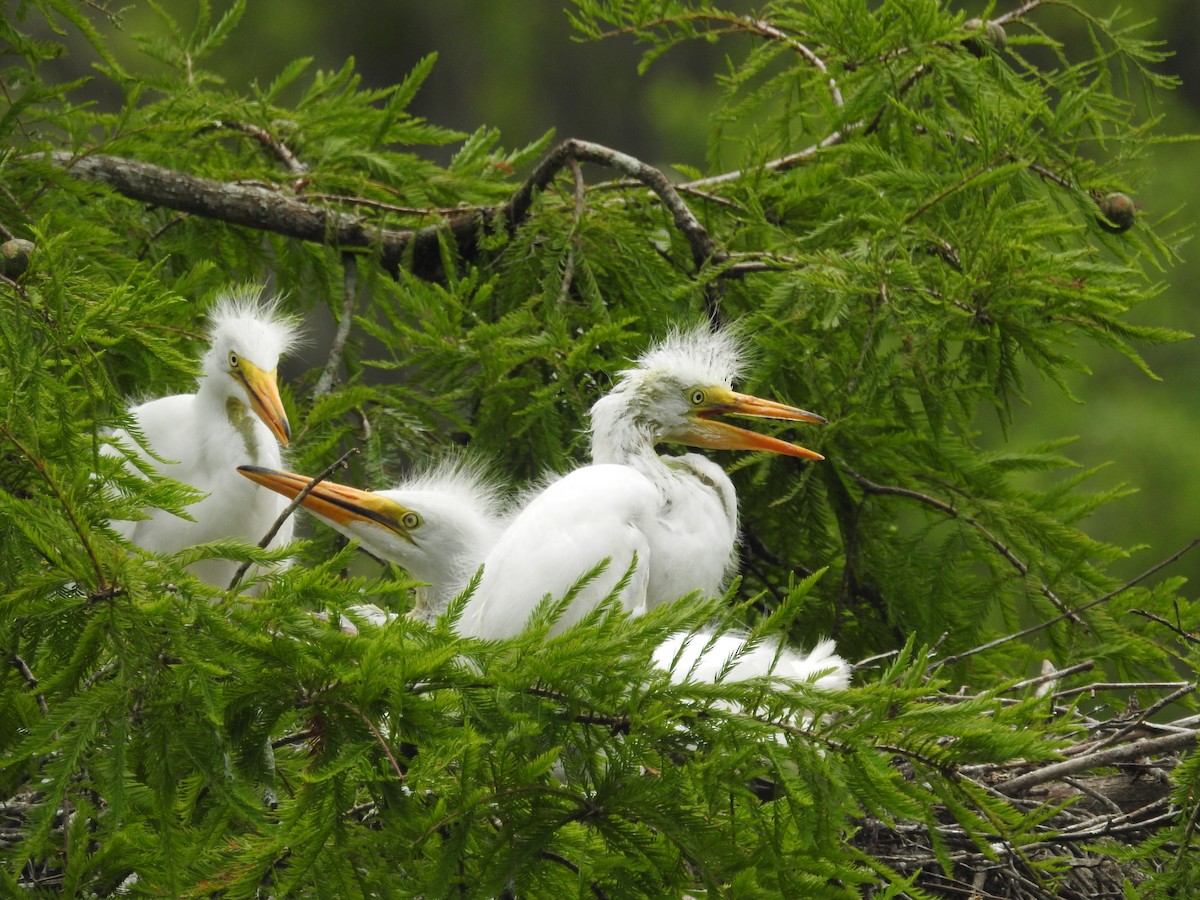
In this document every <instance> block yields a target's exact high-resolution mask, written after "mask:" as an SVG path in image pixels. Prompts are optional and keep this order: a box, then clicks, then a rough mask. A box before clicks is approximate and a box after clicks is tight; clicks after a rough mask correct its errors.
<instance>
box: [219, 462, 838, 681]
mask: <svg viewBox="0 0 1200 900" xmlns="http://www.w3.org/2000/svg"><path fill="white" fill-rule="evenodd" d="M596 468H600V469H604V468H605V467H602V466H601V467H593V466H589V467H585V468H584V469H580V470H578V471H580V472H585V471H588V470H590V469H596ZM618 468H619V467H618ZM238 471H240V472H241V473H242V474H243V475H245V476H246V477H247V478H249V479H251V480H253V481H255V482H256V483H258V484H260V485H263V486H264V487H268V488H270V489H271V490H273V491H278V492H279V493H281V494H283V495H285V496H287V497H291V498H294V497H296V496H297V495H299V494H300V493H301V491H303V490H304V488H305V487H306V486H307V485H308V484H309V482H310V481H311V479H309V478H307V477H305V476H303V475H296V474H294V473H291V472H282V471H276V470H272V469H266V468H261V467H256V466H241V467H239V469H238ZM607 474H608V473H604V477H603V478H602V479H601V480H603V481H604V486H608V485H610V484H611V482H608V481H607V480H604V479H606V478H607ZM568 477H569V476H568ZM539 496H545V494H543V495H539ZM537 502H538V498H535V499H534V501H533V502H531V503H530V504H529V506H527V507H526V508H525V509H526V510H529V509H534V510H535V515H533V516H530V517H529V519H528V521H530V522H534V521H537V520H538V514H536V513H537V508H536V507H535V506H534V504H536V503H537ZM301 503H302V505H303V506H304V507H305V508H306V509H307V510H308V511H309V512H311V513H312V514H313V515H315V516H317V518H319V519H321V520H322V521H323V522H325V523H326V524H328V525H329V526H331V527H332V528H334V529H336V530H337V531H339V532H341V533H342V534H344V535H346V537H349V538H352V539H354V540H357V541H358V542H359V543H360V544H361V546H362V547H363V548H364V549H366V550H368V551H369V552H370V553H372V554H374V555H375V556H377V557H379V558H381V559H384V560H387V561H390V562H394V563H396V564H398V565H401V566H403V567H404V568H405V569H406V570H407V571H408V573H409V574H410V575H411V576H413V578H415V579H418V580H420V581H424V582H426V583H427V584H426V586H425V587H424V588H423V589H421V590H423V591H424V594H423V598H424V602H425V604H426V605H428V606H430V607H432V608H433V609H434V610H437V609H439V608H441V609H444V608H445V605H446V603H448V602H449V600H450V599H452V598H453V597H454V596H455V595H456V594H457V593H458V592H459V591H460V590H461V589H462V588H463V587H464V586H465V585H466V583H467V581H468V580H469V579H470V577H471V576H472V575H473V574H474V572H475V571H476V570H477V569H478V567H479V565H480V563H481V562H483V561H485V560H487V561H490V562H484V566H485V568H484V571H485V574H486V572H487V565H489V564H492V565H495V564H496V563H498V562H499V557H498V554H497V553H496V552H495V551H496V547H497V546H498V544H497V541H498V538H499V537H500V536H501V535H502V534H506V533H505V532H504V526H505V524H506V521H507V520H506V518H505V516H504V514H503V513H502V512H501V504H500V492H499V490H498V488H497V487H496V485H495V482H494V481H492V480H491V479H490V478H489V477H487V476H486V475H484V474H483V473H482V471H481V470H480V469H478V468H476V467H474V466H471V465H466V466H464V465H463V464H462V463H461V462H460V461H458V460H453V461H450V462H448V463H442V464H439V465H436V466H434V467H432V468H430V469H427V470H425V471H424V472H422V473H420V474H419V475H417V476H415V478H413V479H411V480H410V481H408V482H405V483H403V484H401V485H399V486H397V487H396V488H394V489H392V490H386V491H377V492H371V491H362V490H359V489H358V488H353V487H349V486H347V485H342V484H337V483H335V482H331V481H323V482H321V483H319V484H318V485H316V486H315V487H314V488H313V489H312V491H311V492H310V493H309V494H308V495H307V496H306V497H305V498H304V500H303V501H301ZM521 516H522V517H524V516H525V513H524V512H522V514H521ZM546 549H547V551H548V552H553V551H554V549H555V548H554V546H552V545H551V546H547V548H546ZM502 571H503V573H504V574H503V575H501V576H498V578H511V579H513V580H515V581H518V582H524V581H525V575H524V574H523V573H522V572H521V571H519V570H515V569H512V568H504V569H503V570H502ZM560 574H561V579H562V581H563V582H565V583H567V584H568V585H569V584H570V583H571V582H573V581H574V580H575V579H576V578H578V577H579V575H580V574H582V573H581V572H579V571H576V570H575V569H573V568H571V567H570V565H569V564H561V573H560ZM614 580H615V576H614ZM483 589H484V584H483V583H482V581H481V583H480V585H479V587H478V588H477V593H478V592H479V591H481V590H483ZM464 618H465V615H464ZM462 626H463V622H462V621H461V620H460V623H459V632H460V633H465V634H478V630H477V628H467V629H464V628H463V627H462ZM746 641H747V636H746V635H744V634H734V633H727V634H720V635H717V634H715V633H714V632H713V631H712V630H711V629H701V630H700V631H698V632H695V633H678V634H673V635H671V636H670V637H668V638H667V640H666V641H664V642H663V644H661V645H660V646H659V647H658V648H657V649H656V650H655V652H654V663H655V664H656V665H657V666H659V667H660V668H662V669H665V670H666V671H667V672H669V673H670V675H671V678H672V680H673V681H675V682H676V683H683V682H686V681H690V680H695V681H704V682H709V683H714V682H716V681H717V680H718V677H721V678H723V680H727V681H742V680H745V679H748V678H752V677H757V676H765V675H774V676H775V677H777V678H786V679H791V680H794V681H809V680H812V679H814V676H819V677H816V678H815V680H813V681H812V683H813V684H814V685H815V686H816V687H818V688H822V689H826V690H835V689H839V688H844V687H846V685H847V684H848V682H849V678H850V669H849V667H848V666H847V665H846V663H845V662H844V661H843V660H842V659H841V658H840V657H839V656H837V655H836V652H835V647H834V642H833V641H832V640H824V641H821V642H819V643H818V644H817V646H816V647H814V648H813V650H812V651H811V652H809V653H802V652H800V651H797V650H794V649H791V648H789V647H783V648H780V646H779V642H778V640H777V639H774V638H769V639H766V640H764V641H762V642H760V643H759V644H757V645H755V646H753V647H751V648H750V649H748V650H747V649H745V645H746ZM735 654H737V658H736V659H735V660H734V662H733V663H732V665H729V660H730V659H731V657H733V656H734V655H735ZM727 667H728V671H726V668H727ZM722 672H724V675H723V676H722Z"/></svg>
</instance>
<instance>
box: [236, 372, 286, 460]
mask: <svg viewBox="0 0 1200 900" xmlns="http://www.w3.org/2000/svg"><path fill="white" fill-rule="evenodd" d="M275 371H276V370H275V369H272V370H271V371H270V372H264V371H263V370H262V369H260V368H258V366H256V365H254V363H252V362H250V361H249V360H245V359H243V360H242V361H241V363H240V364H239V365H238V369H237V372H236V374H235V375H234V377H235V378H237V379H238V380H239V381H241V383H242V384H243V385H245V387H246V393H247V394H248V395H249V397H250V408H251V409H253V410H254V412H255V413H256V414H257V415H258V417H259V418H260V419H262V420H263V424H265V425H266V426H267V427H268V428H270V429H271V433H272V434H273V435H275V439H276V440H277V441H279V443H281V444H282V445H283V446H285V447H286V446H287V445H288V441H289V440H291V437H292V429H291V427H290V426H289V425H288V420H287V413H285V412H284V411H283V400H282V399H281V398H280V396H279V385H278V383H277V381H276V375H275Z"/></svg>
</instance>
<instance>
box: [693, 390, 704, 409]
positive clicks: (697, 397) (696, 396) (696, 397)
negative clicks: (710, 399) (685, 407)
mask: <svg viewBox="0 0 1200 900" xmlns="http://www.w3.org/2000/svg"><path fill="white" fill-rule="evenodd" d="M690 399H691V401H692V406H699V405H700V404H701V403H703V402H704V391H702V390H700V388H696V389H695V390H693V391H692V396H691V398H690Z"/></svg>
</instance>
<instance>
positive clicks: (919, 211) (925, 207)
mask: <svg viewBox="0 0 1200 900" xmlns="http://www.w3.org/2000/svg"><path fill="white" fill-rule="evenodd" d="M1011 159H1012V155H1011V154H1009V153H1001V154H1000V155H999V156H997V157H996V158H995V159H993V160H992V161H991V162H988V163H985V164H984V165H982V166H980V167H979V168H977V169H976V170H975V171H974V172H970V173H969V174H967V175H964V176H963V177H962V178H960V179H958V181H956V182H954V184H952V185H950V187H948V188H946V189H945V190H944V191H942V192H941V193H939V194H938V195H937V196H936V197H934V198H933V199H931V200H927V201H926V202H924V203H922V204H921V205H920V206H918V207H917V208H916V209H915V210H913V211H912V212H911V213H909V214H908V215H907V216H905V217H904V224H905V225H911V224H912V223H913V222H914V221H915V220H916V219H918V218H920V217H921V216H922V215H924V214H925V213H926V212H928V211H929V210H930V209H932V208H933V207H934V206H937V204H939V203H941V202H942V201H943V200H945V199H946V198H947V197H949V196H950V195H951V194H953V193H955V192H956V191H960V190H962V189H963V188H964V187H966V186H967V185H968V184H970V183H971V182H972V181H974V180H975V179H976V178H979V177H980V176H981V175H986V174H987V173H988V172H990V171H991V170H992V169H994V168H996V166H998V165H1001V164H1002V163H1005V162H1008V161H1009V160H1011Z"/></svg>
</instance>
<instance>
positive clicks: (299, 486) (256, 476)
mask: <svg viewBox="0 0 1200 900" xmlns="http://www.w3.org/2000/svg"><path fill="white" fill-rule="evenodd" d="M238 471H239V472H240V473H242V474H243V475H245V476H246V477H247V478H249V479H250V480H251V481H253V482H255V483H256V484H261V485H262V486H263V487H266V488H270V489H271V490H273V491H275V492H276V493H279V494H283V495H284V496H285V497H288V498H289V499H295V498H296V497H297V496H298V495H299V494H300V492H301V491H303V490H304V489H305V488H306V487H308V485H309V484H310V483H311V482H312V479H311V478H309V477H308V476H306V475H297V474H295V473H294V472H281V471H279V470H278V469H267V468H263V467H262V466H238ZM300 505H301V506H303V507H304V508H305V509H307V510H308V511H309V512H311V513H312V514H313V515H315V516H319V517H320V518H322V519H325V520H326V521H327V522H329V523H330V524H331V525H334V526H340V527H342V528H348V527H349V526H351V525H353V524H356V523H360V522H362V523H367V524H371V525H376V526H380V527H383V528H386V529H387V530H388V531H392V532H395V533H396V534H398V535H399V536H400V537H402V538H404V539H405V540H407V541H409V542H410V543H411V542H412V538H411V537H410V536H409V533H408V529H406V528H405V527H404V525H403V524H402V523H403V521H404V517H405V516H410V515H412V510H409V509H406V508H405V507H403V506H401V505H400V504H399V503H396V502H394V501H392V500H388V499H387V498H386V497H381V496H379V495H378V494H373V493H371V492H370V491H360V490H359V489H358V488H352V487H349V486H348V485H344V484H338V483H337V482H334V481H322V482H320V483H319V484H317V486H316V487H314V488H313V489H312V490H311V491H309V492H308V494H307V495H306V496H305V498H304V499H303V500H301V501H300Z"/></svg>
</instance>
